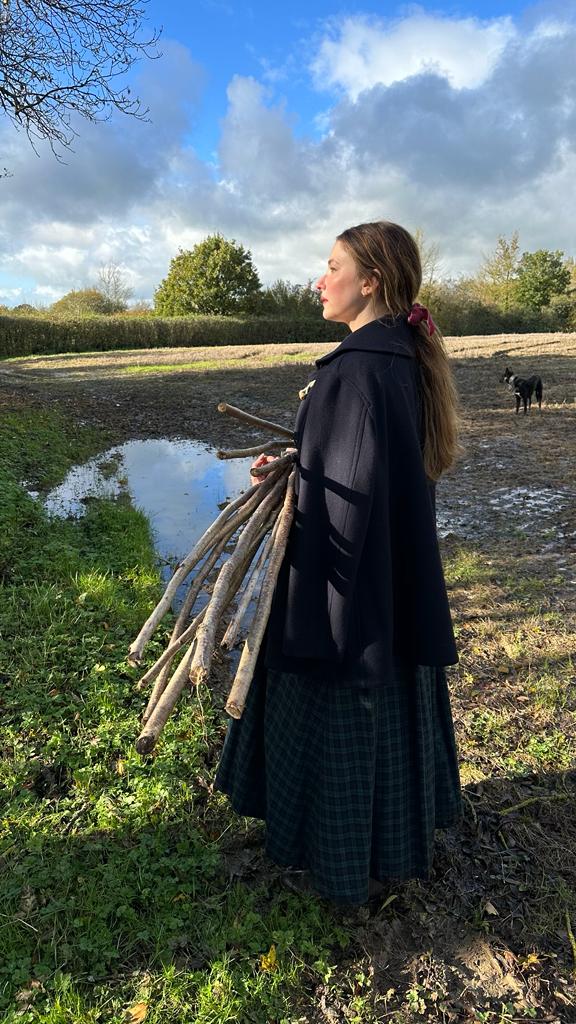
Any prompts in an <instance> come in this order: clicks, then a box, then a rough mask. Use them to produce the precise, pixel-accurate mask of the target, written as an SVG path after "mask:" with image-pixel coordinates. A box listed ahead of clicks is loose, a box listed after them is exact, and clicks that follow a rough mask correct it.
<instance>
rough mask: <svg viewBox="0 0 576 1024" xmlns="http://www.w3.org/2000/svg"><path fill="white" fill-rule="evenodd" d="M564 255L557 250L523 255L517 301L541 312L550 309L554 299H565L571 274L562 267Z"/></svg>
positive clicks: (541, 250)
mask: <svg viewBox="0 0 576 1024" xmlns="http://www.w3.org/2000/svg"><path fill="white" fill-rule="evenodd" d="M563 256H564V253H563V252H561V251H560V250H559V249H557V250H556V251H555V252H552V251H551V250H550V249H538V250H537V251H536V252H525V253H523V254H522V259H521V260H520V268H519V276H518V289H517V296H518V301H519V302H520V303H521V304H523V305H525V306H528V308H529V309H534V310H537V311H538V310H541V309H543V307H544V306H549V305H550V300H551V299H552V296H553V295H565V294H566V291H567V289H568V286H569V284H570V270H569V269H568V267H566V266H565V265H564V261H563Z"/></svg>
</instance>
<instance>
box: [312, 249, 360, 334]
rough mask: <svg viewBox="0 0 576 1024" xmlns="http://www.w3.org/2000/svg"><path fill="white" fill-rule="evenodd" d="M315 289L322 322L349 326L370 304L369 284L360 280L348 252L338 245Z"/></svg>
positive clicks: (333, 250)
mask: <svg viewBox="0 0 576 1024" xmlns="http://www.w3.org/2000/svg"><path fill="white" fill-rule="evenodd" d="M315 287H316V288H317V289H318V290H319V292H320V300H321V302H322V306H323V310H324V314H323V315H324V319H325V320H336V321H338V322H339V323H343V324H352V323H354V322H355V321H357V320H358V318H359V317H360V318H363V317H364V315H365V312H366V310H367V308H368V307H369V306H370V305H371V304H372V295H371V291H372V289H371V288H370V285H369V282H367V281H366V280H365V279H363V278H361V277H360V275H359V273H358V268H357V266H356V263H355V262H354V259H353V257H352V255H351V253H350V252H349V250H348V249H347V248H346V246H344V245H343V244H342V242H338V241H336V242H335V243H334V246H333V248H332V252H331V253H330V256H329V257H328V269H327V271H326V273H325V274H323V275H322V277H319V278H318V280H317V282H316V285H315Z"/></svg>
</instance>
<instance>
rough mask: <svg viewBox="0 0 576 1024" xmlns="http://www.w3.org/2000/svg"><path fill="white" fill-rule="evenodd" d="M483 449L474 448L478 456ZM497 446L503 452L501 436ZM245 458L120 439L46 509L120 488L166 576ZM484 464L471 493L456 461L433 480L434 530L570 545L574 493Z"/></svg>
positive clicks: (239, 482) (56, 511) (232, 490)
mask: <svg viewBox="0 0 576 1024" xmlns="http://www.w3.org/2000/svg"><path fill="white" fill-rule="evenodd" d="M491 447H492V449H493V448H494V446H493V445H492V446H491ZM483 454H484V453H483V452H480V453H479V455H478V459H479V461H480V462H482V456H483ZM493 454H494V452H493ZM497 454H498V456H499V457H500V458H501V459H502V458H504V459H505V458H506V456H507V454H508V452H507V451H506V445H505V444H503V445H502V450H500V451H498V453H497ZM251 461H252V460H251V459H236V460H233V461H221V460H220V459H218V458H217V457H216V451H215V449H214V448H212V447H209V446H207V445H205V444H202V443H200V442H196V441H188V440H168V439H159V440H158V439H154V440H142V441H128V442H126V443H124V444H121V445H119V446H117V447H115V448H112V449H110V450H109V451H107V452H104V453H102V454H101V455H99V456H98V457H97V458H95V459H92V460H90V461H89V462H87V463H85V464H84V465H80V466H75V467H74V468H73V469H72V470H71V471H70V472H69V474H68V476H67V477H66V479H65V480H64V481H63V483H62V484H61V485H60V486H59V487H56V488H55V489H54V490H53V491H51V492H50V493H49V494H48V496H47V497H46V499H45V506H46V509H47V510H48V511H49V512H50V513H51V514H53V515H58V516H79V515H83V514H84V512H85V511H86V506H87V503H88V502H89V501H90V499H92V498H106V497H108V498H113V497H116V496H118V495H119V494H121V493H122V492H123V491H124V492H126V493H127V494H129V496H130V498H131V500H132V502H133V504H134V505H135V506H136V507H137V508H139V509H141V510H142V511H143V512H144V514H145V515H146V517H147V518H148V520H149V522H150V525H151V528H152V532H153V538H154V544H155V548H156V551H157V553H158V556H159V559H160V561H161V562H162V563H164V566H163V575H164V577H165V578H167V577H168V576H169V575H170V573H171V567H173V566H174V565H175V563H176V562H178V561H179V560H180V559H181V558H182V557H183V556H184V555H185V554H186V553H187V552H188V551H189V550H190V548H191V547H192V546H193V545H194V543H195V542H196V540H198V538H199V537H200V536H201V535H202V533H203V532H204V531H205V530H206V528H207V527H208V526H209V525H210V523H211V522H213V520H214V519H215V518H216V516H217V515H218V513H219V511H220V509H221V508H222V507H223V506H224V504H225V503H226V502H228V501H230V500H232V499H234V498H235V497H236V496H237V495H239V494H240V493H241V492H242V491H243V490H245V489H246V488H247V487H248V486H249V468H250V464H251ZM492 468H493V470H495V472H494V477H493V481H492V483H493V486H492V487H490V489H486V490H482V489H480V488H479V489H478V491H477V493H476V494H475V495H472V496H471V494H470V489H469V488H468V487H467V488H466V489H464V488H463V487H462V484H463V482H464V480H465V478H466V477H467V475H468V474H467V471H469V470H471V469H472V466H470V467H468V466H464V467H463V474H462V475H461V476H460V475H456V476H454V477H453V478H451V479H447V480H443V481H442V482H441V484H440V486H439V488H438V495H437V524H438V533H439V536H440V537H441V538H445V537H448V536H452V537H456V538H459V539H462V540H471V539H472V540H473V539H474V538H477V537H479V536H482V537H489V536H494V537H495V536H501V535H502V534H506V533H509V534H516V535H518V533H525V534H526V535H527V536H528V537H530V540H531V545H532V549H533V551H534V552H537V551H538V550H540V551H546V550H548V551H550V550H554V549H556V550H558V551H560V550H561V549H564V550H566V548H568V549H570V548H573V547H574V544H575V543H576V531H575V529H574V519H573V511H574V508H575V507H576V493H574V492H573V491H572V490H570V489H568V488H566V489H563V488H561V487H557V488H551V487H540V488H539V487H531V486H520V487H518V486H516V487H505V486H494V485H495V484H498V483H500V482H501V476H500V479H499V475H500V474H499V473H498V469H499V467H498V466H494V465H493V466H492Z"/></svg>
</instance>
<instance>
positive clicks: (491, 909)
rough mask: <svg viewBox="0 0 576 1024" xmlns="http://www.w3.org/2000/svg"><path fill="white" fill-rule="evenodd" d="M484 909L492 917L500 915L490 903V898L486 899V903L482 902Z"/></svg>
mask: <svg viewBox="0 0 576 1024" xmlns="http://www.w3.org/2000/svg"><path fill="white" fill-rule="evenodd" d="M484 910H485V912H486V913H487V914H491V915H492V917H499V916H500V915H499V913H498V911H497V910H496V907H495V906H494V904H493V903H490V900H487V901H486V903H485V904H484Z"/></svg>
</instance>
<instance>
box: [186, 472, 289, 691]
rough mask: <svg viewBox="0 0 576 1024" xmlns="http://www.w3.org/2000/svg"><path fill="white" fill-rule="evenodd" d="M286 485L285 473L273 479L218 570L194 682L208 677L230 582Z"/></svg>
mask: <svg viewBox="0 0 576 1024" xmlns="http://www.w3.org/2000/svg"><path fill="white" fill-rule="evenodd" d="M268 479H270V478H268ZM265 483H267V481H265ZM260 486H262V487H263V486H265V484H261V485H260ZM285 486H286V474H285V472H284V473H282V474H281V476H280V477H279V478H278V479H276V478H275V479H274V485H273V487H272V489H271V491H270V493H269V494H268V495H267V496H266V498H265V499H264V501H263V502H262V504H261V505H259V506H258V508H257V509H256V511H255V512H254V514H253V516H252V518H251V520H250V522H249V523H248V524H247V525H246V528H245V529H244V530H243V532H242V536H241V537H240V540H239V541H238V544H237V545H236V549H235V551H234V552H233V554H232V555H231V556H230V558H229V559H228V561H227V562H226V563H225V564H224V565H223V567H222V569H221V570H220V575H219V576H218V579H217V581H216V583H215V584H214V590H213V592H212V600H211V601H210V608H209V611H208V612H207V614H206V617H205V619H204V621H203V623H202V625H201V627H200V629H199V630H198V634H197V637H196V649H195V652H194V657H193V659H192V664H191V666H190V679H191V681H192V682H193V683H202V682H204V681H205V679H206V678H207V676H208V672H209V669H210V662H211V660H212V650H213V647H214V637H215V635H216V629H217V627H218V621H219V618H220V616H221V614H222V609H223V602H224V601H225V598H226V593H227V588H228V583H229V579H230V577H231V576H232V574H233V573H234V572H235V571H236V569H237V568H238V566H239V565H241V564H243V565H244V571H243V573H242V577H243V576H244V575H245V572H246V569H247V568H248V566H247V565H246V564H245V563H246V554H247V551H248V550H249V548H250V546H251V545H252V544H253V542H254V538H255V537H256V536H260V538H261V536H262V533H261V529H262V526H263V525H264V524H265V523H266V521H267V520H268V518H269V515H270V512H271V511H272V509H273V508H274V506H275V505H277V504H279V502H280V500H281V497H282V494H283V493H284V489H285ZM242 577H241V578H242Z"/></svg>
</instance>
